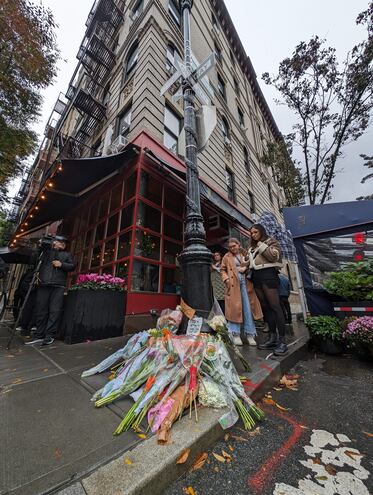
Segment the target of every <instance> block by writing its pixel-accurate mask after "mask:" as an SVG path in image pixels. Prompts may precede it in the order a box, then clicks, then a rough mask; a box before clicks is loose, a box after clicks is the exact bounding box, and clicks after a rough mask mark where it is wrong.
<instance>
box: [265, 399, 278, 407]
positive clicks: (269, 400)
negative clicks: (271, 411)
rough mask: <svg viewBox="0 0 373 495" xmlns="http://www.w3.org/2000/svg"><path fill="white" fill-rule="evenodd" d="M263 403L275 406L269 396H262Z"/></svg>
mask: <svg viewBox="0 0 373 495" xmlns="http://www.w3.org/2000/svg"><path fill="white" fill-rule="evenodd" d="M263 402H264V404H269V405H270V406H275V405H276V402H275V401H274V400H273V399H271V398H270V397H264V399H263Z"/></svg>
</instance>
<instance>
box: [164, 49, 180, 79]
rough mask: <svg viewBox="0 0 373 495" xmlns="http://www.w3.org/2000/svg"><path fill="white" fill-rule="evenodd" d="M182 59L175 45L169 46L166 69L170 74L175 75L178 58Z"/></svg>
mask: <svg viewBox="0 0 373 495" xmlns="http://www.w3.org/2000/svg"><path fill="white" fill-rule="evenodd" d="M177 56H178V57H179V58H180V59H181V56H180V53H179V52H178V51H177V50H176V48H175V47H174V45H172V44H171V43H169V44H168V45H167V53H166V69H167V71H168V72H172V73H174V72H175V70H176V62H175V60H176V57H177Z"/></svg>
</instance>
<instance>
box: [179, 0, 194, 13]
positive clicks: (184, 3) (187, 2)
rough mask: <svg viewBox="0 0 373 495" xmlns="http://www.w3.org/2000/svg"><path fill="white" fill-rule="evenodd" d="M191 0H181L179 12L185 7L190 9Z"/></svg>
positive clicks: (191, 5)
mask: <svg viewBox="0 0 373 495" xmlns="http://www.w3.org/2000/svg"><path fill="white" fill-rule="evenodd" d="M192 7H193V0H181V12H183V11H184V10H185V9H188V10H192Z"/></svg>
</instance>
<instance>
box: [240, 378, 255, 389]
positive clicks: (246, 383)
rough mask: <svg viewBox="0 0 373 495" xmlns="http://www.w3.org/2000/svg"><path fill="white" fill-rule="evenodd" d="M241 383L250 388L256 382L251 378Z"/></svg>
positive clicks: (253, 386)
mask: <svg viewBox="0 0 373 495" xmlns="http://www.w3.org/2000/svg"><path fill="white" fill-rule="evenodd" d="M242 385H243V386H244V387H251V388H255V387H256V383H254V382H252V381H251V380H246V381H244V382H243V383H242Z"/></svg>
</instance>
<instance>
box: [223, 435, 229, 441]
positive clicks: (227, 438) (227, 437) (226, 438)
mask: <svg viewBox="0 0 373 495" xmlns="http://www.w3.org/2000/svg"><path fill="white" fill-rule="evenodd" d="M228 440H229V433H226V434H225V435H224V441H225V442H228Z"/></svg>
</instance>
